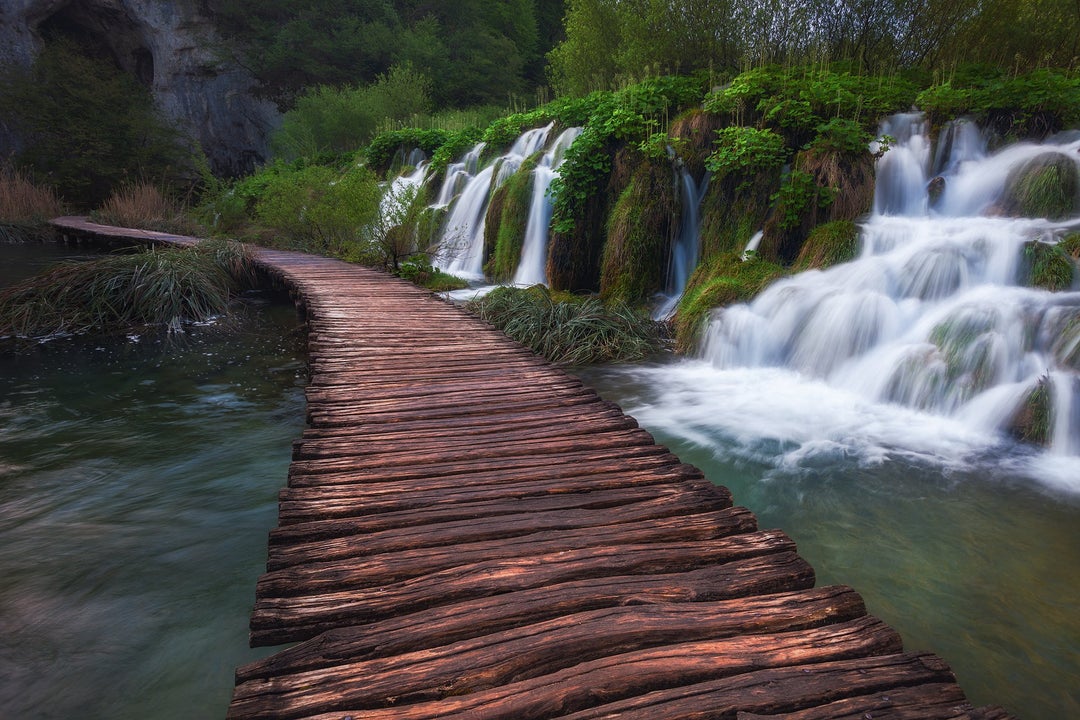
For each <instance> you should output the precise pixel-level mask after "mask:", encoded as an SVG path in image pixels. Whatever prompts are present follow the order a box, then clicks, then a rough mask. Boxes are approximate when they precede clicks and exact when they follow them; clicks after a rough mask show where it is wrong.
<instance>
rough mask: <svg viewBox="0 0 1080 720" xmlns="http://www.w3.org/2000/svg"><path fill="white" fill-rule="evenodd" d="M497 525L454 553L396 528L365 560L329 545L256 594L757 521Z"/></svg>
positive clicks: (283, 593)
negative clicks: (328, 554) (521, 529)
mask: <svg viewBox="0 0 1080 720" xmlns="http://www.w3.org/2000/svg"><path fill="white" fill-rule="evenodd" d="M500 522H501V523H502V528H503V532H501V533H500V532H498V531H497V530H491V531H490V532H489V533H488V534H490V535H494V536H495V538H494V539H490V540H476V541H472V542H464V541H462V542H458V543H456V544H454V545H452V546H446V545H442V544H439V545H434V546H426V545H423V544H421V543H422V542H423V541H422V539H421V538H420V537H418V535H417V533H415V532H409V531H407V529H401V528H398V529H395V530H389V531H386V534H385V535H384V534H375V535H374V537H372V538H371V543H370V545H369V546H368V544H367V540H368V538H363V541H364V544H365V546H368V547H370V548H371V549H372V553H370V554H357V553H359V552H361V551H362V549H363V548H357V547H355V546H353V543H352V541H351V540H349V539H345V540H343V541H338V540H330V541H327V542H326V543H325V544H326V545H329V546H332V547H333V548H334V550H335V551H334V552H333V553H332V555H333V557H332V559H327V560H317V561H316V560H315V559H308V560H307V562H305V564H303V565H300V566H288V567H282V568H279V569H277V570H271V571H269V572H267V573H265V574H263V575H262V576H261V577H260V578H259V581H258V584H257V586H256V593H257V594H258V595H261V596H263V597H287V596H290V595H297V594H318V593H322V592H331V591H341V590H345V589H348V588H365V587H371V586H374V585H382V584H384V583H391V582H399V581H402V580H406V579H408V578H413V577H419V576H421V575H427V574H430V573H434V572H438V571H439V570H445V569H447V568H451V567H456V566H458V565H465V564H469V563H476V562H482V561H485V560H496V559H503V558H516V557H525V556H541V555H547V554H553V553H559V552H569V551H573V550H581V549H584V548H595V547H600V546H612V547H617V546H618V545H619V544H628V545H645V544H648V543H663V542H691V541H699V540H715V539H717V538H723V537H726V536H728V535H731V534H732V533H738V532H746V531H747V530H748V529H752V528H754V527H756V526H757V521H756V519H755V518H754V516H753V515H752V514H751V513H750V511H749V510H745V509H744V508H729V509H726V510H716V511H711V512H702V513H697V514H694V515H679V516H676V517H670V516H668V517H656V518H642V519H639V520H638V521H637V522H634V523H633V524H631V525H627V524H623V523H621V524H618V525H596V526H592V527H589V526H587V525H586V526H584V527H565V528H559V529H557V530H544V529H537V530H535V531H534V532H530V533H528V534H525V535H520V534H511V533H512V532H513V526H511V527H509V528H508V527H507V526H508V525H510V523H511V521H507V520H504V519H502V518H496V519H495V520H494V523H495V524H496V525H498V524H499V523H500ZM536 527H540V524H539V523H537V525H536ZM343 546H344V547H343Z"/></svg>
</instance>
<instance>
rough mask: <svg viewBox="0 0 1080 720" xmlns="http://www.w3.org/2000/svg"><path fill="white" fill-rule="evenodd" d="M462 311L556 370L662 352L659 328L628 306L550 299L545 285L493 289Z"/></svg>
mask: <svg viewBox="0 0 1080 720" xmlns="http://www.w3.org/2000/svg"><path fill="white" fill-rule="evenodd" d="M465 307H466V309H467V310H469V311H470V312H472V313H474V314H476V315H477V316H478V317H480V318H481V319H482V320H484V321H486V322H489V323H491V324H492V325H494V326H495V327H497V328H498V329H500V330H502V331H503V332H504V333H506V334H507V335H508V336H509V337H511V338H512V339H514V340H516V341H517V342H519V343H521V344H522V345H525V346H526V347H528V348H531V349H532V350H533V351H534V352H536V353H538V354H540V355H542V356H544V357H545V358H547V359H548V360H550V361H551V362H553V363H557V364H560V365H587V364H591V363H605V362H629V361H634V360H641V359H643V358H645V357H647V356H649V355H650V354H652V353H654V352H657V351H658V350H659V349H660V347H661V336H660V326H659V324H658V323H656V322H654V321H652V320H651V319H649V318H648V317H647V316H646V315H644V314H642V313H640V312H638V311H636V310H634V309H632V308H630V307H629V306H627V305H624V304H622V303H612V304H607V305H605V304H604V303H603V302H601V301H600V299H599V298H596V297H585V298H579V297H575V296H569V295H560V294H553V293H552V292H551V291H549V290H548V289H547V288H546V287H544V286H543V285H535V286H533V287H529V288H513V287H502V288H497V289H496V290H494V291H492V292H491V293H489V294H487V295H485V296H484V297H482V298H479V299H477V300H473V301H470V302H469V303H468V304H466V306H465Z"/></svg>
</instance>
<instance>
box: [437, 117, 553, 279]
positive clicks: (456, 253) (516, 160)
mask: <svg viewBox="0 0 1080 720" xmlns="http://www.w3.org/2000/svg"><path fill="white" fill-rule="evenodd" d="M553 125H554V123H552V124H551V125H547V126H545V127H542V128H535V129H532V130H527V131H525V132H524V133H522V135H521V136H520V137H519V138H518V139H517V140H515V141H514V144H513V145H512V146H511V148H510V150H509V151H508V152H507V153H506V154H505V155H503V156H501V157H499V158H498V159H497V160H496V161H495V162H494V163H492V164H491V165H488V166H487V167H485V168H484V169H483V170H481V171H480V172H478V173H476V174H475V175H472V176H470V177H468V178H467V179H466V180H465V184H464V189H463V190H462V191H461V195H460V197H459V198H458V199H457V200H456V201H452V200H447V202H448V203H451V202H452V205H453V207H452V209H451V211H450V216H449V217H448V218H447V221H446V225H445V229H444V231H443V238H442V242H441V244H440V251H439V257H438V260H437V264H438V266H439V268H440V269H441V270H444V271H446V272H448V273H450V274H451V275H457V276H459V277H463V278H465V279H468V280H480V279H482V278H483V277H484V213H485V212H486V211H487V206H488V201H489V200H490V199H491V193H492V192H494V191H495V190H496V189H497V188H498V187H499V186H500V185H502V184H503V183H504V182H506V180H507V179H509V177H510V176H511V175H513V174H514V172H516V171H517V169H518V168H519V167H521V163H522V162H524V161H525V158H527V157H529V155H532V154H533V153H535V152H537V151H538V150H539V149H540V148H542V147H543V146H544V143H546V142H547V136H548V133H550V132H551V128H552V126H553ZM474 150H475V148H474ZM478 156H479V152H477V157H478ZM466 168H467V165H466V166H463V168H462V170H463V171H466V172H467V170H466ZM460 180H461V176H459V177H458V179H456V180H455V181H454V182H460ZM449 182H450V169H449V168H448V169H447V180H446V182H444V183H443V190H446V186H447V183H449ZM450 192H452V191H447V192H446V193H444V192H440V193H439V202H442V201H443V200H444V197H443V196H444V194H449V193H450ZM436 205H438V203H436Z"/></svg>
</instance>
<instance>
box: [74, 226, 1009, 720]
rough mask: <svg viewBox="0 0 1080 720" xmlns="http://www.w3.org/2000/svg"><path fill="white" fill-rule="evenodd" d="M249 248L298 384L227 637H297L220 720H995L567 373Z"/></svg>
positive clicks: (347, 277)
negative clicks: (244, 598) (257, 566)
mask: <svg viewBox="0 0 1080 720" xmlns="http://www.w3.org/2000/svg"><path fill="white" fill-rule="evenodd" d="M65 222H67V224H64V223H65ZM78 222H80V221H71V220H67V219H64V220H60V221H57V224H58V226H61V227H63V228H66V230H67V231H69V232H102V234H109V235H111V236H113V237H117V236H120V231H118V230H117V231H113V229H104V230H101V231H97V230H94V229H93V228H88V226H86V225H85V223H84V224H82V225H78ZM142 235H143V236H145V233H143V234H142ZM128 237H130V236H128ZM154 239H155V240H157V241H165V242H169V240H161V239H159V238H154ZM181 240H183V241H186V240H187V239H181ZM258 259H259V262H260V263H261V264H262V265H263V266H264V268H265V269H266V270H267V271H268V272H270V273H271V274H273V275H275V276H276V277H278V278H279V279H280V280H281V281H282V282H284V283H285V284H286V285H288V286H289V287H290V288H291V289H292V291H293V292H294V293H295V296H296V297H297V298H298V301H299V302H300V303H301V304H302V306H303V308H304V310H305V312H306V317H307V322H308V328H309V333H310V335H309V351H310V372H311V379H310V385H309V387H308V390H307V399H308V415H309V418H308V419H309V429H308V430H306V431H305V432H304V435H303V438H302V439H301V440H299V441H298V442H297V443H296V445H295V449H294V461H293V463H292V465H291V468H290V470H289V480H288V487H287V488H285V489H284V490H282V492H281V503H280V518H279V527H278V528H276V529H275V530H273V531H272V532H271V534H270V550H269V561H268V564H267V572H266V574H265V575H263V576H262V577H261V578H260V579H259V582H258V587H257V589H256V605H255V609H254V612H253V614H252V620H251V641H252V644H253V645H278V644H283V643H294V642H298V644H296V645H293V646H291V647H289V648H287V649H284V650H281V651H279V652H277V653H276V654H274V655H271V656H270V657H268V658H266V659H265V660H261V661H258V662H254V663H251V664H249V665H245V666H243V667H241V668H239V669H238V670H237V672H236V682H237V684H236V690H235V694H234V696H233V700H232V704H231V706H230V708H229V713H228V717H229V718H232V719H233V720H240V719H247V718H252V719H254V718H259V719H261V720H272V719H281V720H287V719H292V718H297V719H299V718H310V719H313V720H345V719H347V718H352V719H353V720H359V719H360V718H371V719H377V718H378V719H386V720H390V719H391V718H392V719H394V720H421V719H427V718H451V717H455V718H470V719H472V718H477V719H479V718H505V719H506V720H530V719H532V718H537V719H538V718H556V717H559V718H564V717H565V718H573V719H575V720H584V719H585V718H597V719H599V718H619V719H620V720H673V719H675V718H685V719H687V720H690V719H691V718H693V719H695V720H700V719H704V718H725V719H728V718H730V719H731V720H756V719H759V718H765V717H768V718H783V719H785V720H812V719H818V718H852V719H853V720H854V719H856V718H859V719H865V718H877V719H881V718H897V719H899V718H957V719H960V718H970V719H972V720H976V719H983V720H992V719H993V720H996V719H999V718H1008V717H1009V715H1008V714H1007V713H1006V712H1005V711H1003V710H1001V709H1000V708H973V707H972V706H970V705H969V704H968V703H967V701H966V699H965V697H964V695H963V692H962V691H961V689H960V688H959V687H958V685H957V684H956V682H955V679H954V677H953V675H952V673H951V672H950V670H949V668H948V667H947V666H946V664H945V663H944V662H943V661H941V660H940V659H938V658H936V657H934V656H932V655H927V654H921V653H905V652H903V648H902V645H901V641H900V638H899V636H898V635H897V633H896V632H895V631H894V630H892V629H891V628H889V627H888V626H886V625H885V624H884V623H882V622H881V621H880V620H878V619H876V618H874V617H871V616H869V615H867V614H866V609H865V607H864V605H863V602H862V600H861V598H860V597H859V595H858V594H857V593H856V592H855V591H853V590H852V589H850V588H847V587H824V588H815V587H814V572H813V569H812V568H811V567H810V566H809V565H808V564H807V563H806V562H805V561H804V560H803V559H802V558H800V557H799V555H798V554H797V553H796V550H795V546H794V543H793V542H792V541H791V540H790V539H789V538H788V537H787V536H786V535H784V533H783V532H780V531H778V530H760V529H758V527H757V523H756V520H755V518H754V516H753V515H752V514H751V513H750V512H749V511H748V510H746V509H744V508H740V507H736V506H733V505H732V499H731V497H730V493H729V492H728V491H727V490H726V489H724V488H722V487H719V486H716V485H714V484H712V483H711V482H709V481H708V480H706V479H705V478H704V477H703V476H702V474H701V472H700V471H699V470H697V469H696V468H694V467H691V466H689V465H686V464H683V463H681V462H680V461H679V459H678V458H677V457H675V456H674V455H672V454H671V453H670V452H668V451H667V450H666V449H665V448H663V447H661V446H658V445H656V444H655V443H654V442H653V439H652V437H651V436H650V435H649V434H648V433H647V432H645V431H644V430H641V429H640V428H638V427H637V424H636V423H635V422H634V420H633V419H632V418H629V417H627V416H626V415H624V414H623V413H622V412H621V410H620V409H619V408H618V407H617V406H615V405H613V404H612V403H609V402H606V401H604V400H603V399H602V398H600V397H599V396H597V395H596V393H595V392H593V391H592V390H590V389H589V388H587V387H585V386H584V385H583V384H582V383H581V382H580V381H579V380H577V379H576V378H574V377H573V376H571V375H568V374H566V373H564V372H562V371H561V370H559V369H556V368H554V367H552V366H550V365H549V364H547V363H546V362H544V361H543V360H540V359H538V358H537V357H535V356H534V355H533V354H531V353H530V352H528V351H526V350H524V349H523V348H521V347H520V346H518V345H517V344H515V343H513V342H511V341H510V340H508V339H507V338H506V337H505V336H503V335H502V334H501V333H499V332H497V331H495V330H494V329H492V328H490V327H489V326H487V325H485V324H483V323H481V322H480V321H478V320H476V319H474V318H472V317H471V316H468V315H467V314H465V313H464V312H462V311H460V310H459V309H457V308H456V307H453V306H452V305H450V304H448V303H446V302H444V301H442V300H440V299H438V298H436V297H435V296H433V295H432V294H431V293H428V292H426V291H424V290H421V289H418V288H416V287H413V286H411V285H409V284H406V283H404V282H401V281H398V280H395V279H392V278H389V277H387V276H386V275H383V274H380V273H377V272H374V271H371V270H367V269H364V268H360V267H357V266H353V265H348V264H345V263H342V262H338V261H334V260H328V259H325V258H318V257H312V256H306V255H301V254H297V253H289V252H279V251H271V250H259V251H258Z"/></svg>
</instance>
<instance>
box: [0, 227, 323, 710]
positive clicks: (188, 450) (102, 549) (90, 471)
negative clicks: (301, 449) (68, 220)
mask: <svg viewBox="0 0 1080 720" xmlns="http://www.w3.org/2000/svg"><path fill="white" fill-rule="evenodd" d="M39 249H42V252H43V253H45V254H48V255H66V254H70V251H69V250H66V249H63V248H54V247H52V246H39ZM14 255H21V256H25V257H31V256H33V257H32V258H31V259H32V261H33V263H34V264H37V263H38V260H37V259H34V258H40V256H39V255H36V254H35V253H33V252H27V248H26V247H15V248H13V247H12V246H4V245H0V259H3V260H4V261H5V262H0V265H3V266H5V279H6V280H7V281H8V282H10V281H11V279H13V278H14V277H15V276H16V275H18V274H19V273H20V272H22V271H21V270H18V269H16V268H15V265H16V264H17V263H16V262H15V261H14V260H13V259H12V257H13V256H14ZM301 348H302V345H301V343H300V336H299V334H298V321H297V318H296V313H295V310H294V309H293V307H292V306H291V305H289V304H287V303H284V302H281V301H276V302H270V301H269V300H267V299H266V298H263V297H253V298H249V299H248V301H247V302H245V303H244V307H243V309H242V310H241V311H240V312H239V314H238V316H237V318H236V319H234V320H232V321H230V324H229V325H228V327H225V328H223V327H221V326H220V325H219V326H214V327H206V328H195V329H193V330H192V331H190V332H188V333H186V334H185V335H182V336H180V337H178V338H174V339H173V340H168V341H163V340H161V339H156V338H153V337H150V336H143V337H130V338H120V339H117V340H110V341H105V340H100V339H98V340H94V339H90V340H87V339H80V340H75V341H57V342H52V343H47V344H45V345H42V346H38V347H37V348H36V349H35V350H34V351H33V352H31V353H29V354H19V355H14V354H12V353H10V352H4V351H0V378H3V382H2V383H0V708H3V710H2V711H0V715H2V716H4V717H11V718H21V719H27V720H30V719H36V718H42V719H44V718H74V717H80V718H105V717H108V718H111V719H113V720H121V719H125V718H131V719H132V720H134V719H135V718H139V719H142V720H145V719H147V718H154V719H172V718H176V719H180V718H215V717H224V715H225V710H226V708H227V706H228V703H229V699H230V697H231V692H232V686H233V671H234V669H235V667H236V666H237V665H239V664H241V663H244V662H247V661H249V660H251V659H254V658H256V657H258V656H261V655H265V654H266V651H252V650H250V649H248V647H247V624H248V617H249V613H250V610H251V606H252V604H253V602H254V588H255V581H256V578H257V577H258V575H259V573H260V572H262V571H263V569H264V563H265V559H266V538H267V532H268V531H269V530H270V528H271V527H273V526H274V524H275V522H276V510H277V505H276V495H277V491H278V488H280V487H281V486H282V485H283V484H284V482H285V477H286V471H287V467H288V462H289V457H290V450H291V441H292V440H293V439H294V438H296V437H298V436H299V434H300V432H301V429H302V426H303V418H304V401H303V381H304V364H303V358H302V356H301V354H300V353H301Z"/></svg>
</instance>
